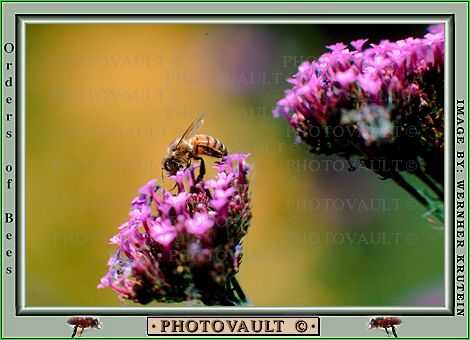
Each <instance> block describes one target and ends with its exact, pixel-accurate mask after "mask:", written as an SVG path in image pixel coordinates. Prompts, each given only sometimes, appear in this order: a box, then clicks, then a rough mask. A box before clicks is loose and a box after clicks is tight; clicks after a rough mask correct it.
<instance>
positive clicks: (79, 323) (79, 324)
mask: <svg viewBox="0 0 470 340" xmlns="http://www.w3.org/2000/svg"><path fill="white" fill-rule="evenodd" d="M67 323H68V324H69V325H70V326H72V327H73V333H72V338H73V337H75V335H77V334H78V336H80V335H82V333H83V330H84V329H86V328H97V329H100V328H101V322H100V320H98V319H97V318H93V317H91V316H76V317H73V318H70V319H68V320H67ZM77 331H78V332H77Z"/></svg>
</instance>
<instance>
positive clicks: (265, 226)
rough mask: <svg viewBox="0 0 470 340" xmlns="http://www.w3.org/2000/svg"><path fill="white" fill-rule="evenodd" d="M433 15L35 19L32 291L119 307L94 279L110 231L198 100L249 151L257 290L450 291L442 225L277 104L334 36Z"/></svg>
mask: <svg viewBox="0 0 470 340" xmlns="http://www.w3.org/2000/svg"><path fill="white" fill-rule="evenodd" d="M425 28H426V26H409V25H373V26H367V25H249V24H244V25H230V24H224V25H208V24H191V25H190V24H185V25H183V24H29V25H27V33H26V97H27V98H26V133H27V136H26V162H27V163H26V181H27V182H26V194H27V196H26V211H27V221H26V222H27V224H26V225H27V230H26V245H27V250H26V251H27V258H26V305H27V306H126V305H125V304H123V303H122V302H121V301H119V300H118V298H117V297H116V295H115V294H114V293H113V292H112V291H111V290H110V289H97V288H96V285H97V284H98V281H99V279H100V278H101V276H102V275H104V273H105V272H106V269H107V267H106V262H107V260H108V258H109V256H110V255H111V254H112V253H113V251H114V247H113V246H111V245H109V244H108V240H109V239H110V238H111V236H113V235H114V234H115V233H116V232H117V227H118V226H119V225H120V224H121V223H123V222H124V221H125V220H126V218H127V213H128V209H129V205H130V201H131V200H132V198H133V197H134V196H135V195H136V193H137V190H138V188H139V187H140V186H141V185H143V184H145V183H146V182H147V181H148V180H149V179H151V178H156V179H157V180H159V181H160V176H161V171H160V167H161V166H160V162H161V159H162V157H163V156H164V155H165V152H166V148H167V145H168V144H169V143H170V142H171V141H172V140H173V139H174V138H175V137H177V136H178V135H179V134H180V133H181V132H182V131H183V130H184V129H185V128H186V127H187V125H188V124H189V123H190V122H191V121H192V120H193V119H194V118H196V117H197V116H198V115H199V113H205V114H206V119H205V125H204V126H203V128H202V129H201V130H200V131H201V132H203V133H208V134H211V135H213V136H215V137H218V138H220V139H221V140H222V141H223V142H224V143H225V144H226V145H227V146H228V148H229V151H231V152H248V153H251V154H252V156H251V158H250V161H251V163H252V164H253V169H254V171H253V173H252V183H251V184H252V185H251V191H252V198H253V201H252V206H253V220H252V224H251V230H250V231H249V234H248V236H247V237H246V239H245V242H244V245H245V253H244V260H243V263H242V266H241V269H240V273H239V280H240V282H241V284H242V286H243V287H244V289H245V291H246V293H247V294H248V295H249V297H250V299H251V301H252V303H253V304H254V305H256V306H383V305H387V306H432V305H435V306H438V305H443V304H444V233H443V230H441V229H439V228H436V227H435V226H433V225H431V224H429V223H427V222H426V221H425V220H424V219H423V218H422V217H421V215H422V214H423V213H424V210H423V209H422V208H421V206H419V205H418V204H417V203H416V202H415V201H413V200H412V198H410V197H409V196H408V195H407V194H406V193H404V192H402V191H401V189H399V188H398V187H395V186H394V185H393V184H392V183H390V182H387V181H382V180H380V179H378V178H377V176H375V175H374V174H372V173H371V172H369V171H367V170H364V169H358V170H356V171H355V172H349V171H348V170H347V168H348V166H347V164H346V163H345V162H343V161H342V160H338V159H333V158H324V157H316V156H313V155H311V154H309V153H308V151H307V147H306V146H304V145H302V144H295V143H294V135H293V133H292V131H291V129H290V127H288V124H287V123H286V122H285V121H283V120H280V119H277V120H276V119H273V118H272V115H271V109H272V108H273V106H274V104H275V102H276V100H278V99H279V98H280V97H281V96H282V94H283V90H284V89H285V88H287V85H288V84H287V83H286V82H285V79H286V78H287V77H289V76H290V75H291V74H292V73H293V72H294V71H295V70H296V68H297V66H298V64H300V63H301V62H302V61H303V60H304V59H306V58H308V57H312V56H313V57H315V56H319V55H320V54H321V53H323V52H325V48H324V46H325V45H328V44H331V43H334V42H337V41H344V42H347V41H350V40H354V39H358V38H364V37H369V38H370V41H371V42H378V41H379V40H380V39H399V38H405V37H408V36H410V35H414V34H416V35H422V34H424V33H425ZM208 161H210V160H209V159H208ZM209 175H210V173H209ZM165 185H167V186H168V187H169V186H171V183H170V181H169V180H167V181H166V182H165ZM130 305H133V304H132V303H131V304H130ZM127 306H128V305H127Z"/></svg>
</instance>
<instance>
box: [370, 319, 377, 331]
mask: <svg viewBox="0 0 470 340" xmlns="http://www.w3.org/2000/svg"><path fill="white" fill-rule="evenodd" d="M377 326H378V325H377V319H375V318H372V319H370V321H369V329H371V328H377Z"/></svg>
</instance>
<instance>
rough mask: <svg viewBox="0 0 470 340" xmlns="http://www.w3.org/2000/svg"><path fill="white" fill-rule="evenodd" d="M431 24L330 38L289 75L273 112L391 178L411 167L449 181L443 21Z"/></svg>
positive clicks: (321, 145) (316, 143) (313, 139)
mask: <svg viewBox="0 0 470 340" xmlns="http://www.w3.org/2000/svg"><path fill="white" fill-rule="evenodd" d="M428 32H429V33H427V34H426V35H424V37H422V38H413V37H410V38H407V39H404V40H398V41H395V42H392V41H388V40H383V41H381V42H380V43H379V44H370V45H367V39H360V40H355V41H353V42H351V43H350V46H347V45H345V44H343V43H337V44H334V45H330V46H327V47H328V49H329V50H330V51H329V52H327V53H324V54H323V55H321V56H320V57H319V58H318V59H317V60H313V61H305V62H303V63H302V64H301V65H300V66H299V68H298V72H297V73H296V74H295V75H293V76H292V77H291V78H290V79H288V82H289V83H290V84H291V87H290V88H289V89H287V90H286V91H285V96H284V98H282V99H281V100H279V101H278V102H277V105H276V107H275V109H274V110H273V115H274V116H275V117H284V118H285V119H286V120H287V121H288V122H289V124H290V125H291V126H292V127H293V128H294V129H295V131H296V133H297V135H298V137H299V138H300V139H301V140H302V141H303V142H305V143H306V144H308V145H309V146H310V150H311V152H312V153H316V154H326V155H331V154H335V155H338V156H340V157H344V158H346V159H348V160H349V159H350V158H352V157H359V158H360V160H361V162H363V164H365V165H366V166H367V167H369V168H371V169H372V170H373V171H375V172H376V173H378V174H379V175H380V176H382V177H384V178H390V177H396V176H397V173H398V172H401V171H408V172H412V173H414V174H415V175H417V176H420V177H421V178H424V177H423V176H426V177H429V181H428V180H427V179H426V181H428V183H430V184H431V185H432V183H431V182H433V181H434V182H437V183H439V184H440V185H442V184H443V181H444V166H443V164H444V52H445V51H444V26H443V25H435V26H431V27H430V28H429V30H428ZM376 164H381V165H380V168H377V166H376ZM410 164H411V165H412V166H410ZM382 165H383V166H382ZM423 172H424V173H425V175H423Z"/></svg>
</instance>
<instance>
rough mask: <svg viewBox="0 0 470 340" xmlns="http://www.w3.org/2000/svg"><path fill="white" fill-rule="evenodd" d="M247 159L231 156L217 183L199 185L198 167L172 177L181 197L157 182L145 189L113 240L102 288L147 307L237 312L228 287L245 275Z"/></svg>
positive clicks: (218, 172)
mask: <svg viewBox="0 0 470 340" xmlns="http://www.w3.org/2000/svg"><path fill="white" fill-rule="evenodd" d="M247 157H248V155H245V154H230V155H227V156H226V157H225V158H224V159H222V160H221V161H220V162H219V163H218V164H216V165H215V166H214V168H215V170H216V177H215V178H214V179H209V180H203V181H200V182H198V183H196V182H195V180H194V178H196V177H197V176H195V171H196V167H195V166H192V167H190V168H188V169H186V170H184V171H180V172H179V173H178V174H177V175H176V176H173V177H172V178H173V179H174V180H175V181H176V184H177V186H178V192H177V193H172V192H170V191H166V190H165V189H163V188H161V187H159V186H158V185H157V183H156V181H154V180H152V181H149V182H148V183H147V184H146V185H144V186H143V187H142V188H141V189H139V196H138V197H136V198H135V199H134V200H133V201H132V204H131V210H130V213H129V219H128V221H127V222H126V223H124V224H122V225H121V226H120V227H119V232H118V234H117V235H115V236H113V237H112V239H111V243H112V244H114V245H116V246H117V247H118V249H117V250H116V252H115V254H114V256H112V257H111V259H110V260H109V261H108V273H107V274H106V275H105V276H104V277H103V278H102V279H101V281H100V283H99V285H98V287H99V288H105V287H109V288H111V289H112V290H113V291H115V292H116V293H117V294H118V295H119V296H120V297H121V298H123V299H128V300H132V301H135V302H139V303H143V304H144V303H148V302H150V301H152V300H156V301H161V302H169V301H184V300H192V299H200V300H201V301H203V302H204V303H205V304H208V305H212V304H222V305H230V304H232V303H233V301H232V300H230V299H231V298H230V296H231V295H229V297H227V292H226V289H227V285H228V283H227V282H228V280H233V275H234V274H235V273H236V272H237V271H238V265H235V264H236V263H238V262H237V261H236V259H235V257H236V258H238V257H239V256H240V255H239V252H240V249H241V247H240V245H241V240H242V238H243V237H244V236H245V234H246V232H247V228H248V224H249V221H250V218H251V210H250V205H249V192H248V173H249V166H248V164H247V163H246V158H247ZM215 202H219V203H215ZM223 254H225V257H227V258H228V259H230V260H229V261H227V260H226V258H224V256H222V255H223ZM232 258H233V259H232ZM232 295H233V294H232Z"/></svg>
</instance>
